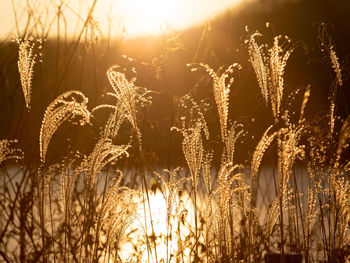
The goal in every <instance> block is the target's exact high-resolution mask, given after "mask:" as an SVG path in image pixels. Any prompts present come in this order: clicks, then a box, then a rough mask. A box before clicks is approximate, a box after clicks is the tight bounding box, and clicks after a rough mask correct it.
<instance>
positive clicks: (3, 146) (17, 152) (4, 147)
mask: <svg viewBox="0 0 350 263" xmlns="http://www.w3.org/2000/svg"><path fill="white" fill-rule="evenodd" d="M17 142H18V141H17V140H6V139H4V140H0V164H1V163H2V162H4V161H6V160H7V159H15V160H19V159H22V158H23V152H22V150H21V149H19V148H13V144H16V143H17Z"/></svg>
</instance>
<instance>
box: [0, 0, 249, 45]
mask: <svg viewBox="0 0 350 263" xmlns="http://www.w3.org/2000/svg"><path fill="white" fill-rule="evenodd" d="M243 1H244V0H98V1H97V5H96V8H95V11H94V13H93V15H94V16H93V17H94V19H95V21H96V22H97V25H98V26H99V28H100V29H101V31H102V34H103V35H104V36H106V35H107V34H108V31H109V30H108V28H110V31H111V33H112V35H115V34H120V33H121V32H122V31H123V29H125V32H126V36H127V37H134V36H140V35H147V34H151V33H158V32H161V30H162V28H164V26H165V25H166V24H170V25H171V27H172V28H174V29H182V28H185V27H188V26H190V25H193V24H197V23H200V22H203V21H205V20H207V19H209V18H211V17H213V16H215V15H216V14H218V13H219V12H220V11H224V10H226V9H227V8H229V7H232V6H234V5H236V4H238V3H240V2H243ZM12 2H14V6H15V11H16V16H17V20H18V21H19V28H20V31H21V32H20V33H22V32H23V28H25V25H26V23H27V18H28V16H27V10H28V8H27V2H29V5H30V8H31V9H32V10H33V11H34V14H35V15H34V17H33V19H32V20H31V22H30V27H32V26H33V25H36V31H41V29H40V28H44V29H45V30H46V31H47V28H48V25H50V24H52V26H51V29H50V34H51V35H53V34H56V32H57V13H58V12H57V11H58V6H59V5H60V3H61V2H63V5H62V8H61V10H62V14H63V15H61V18H60V21H61V23H60V26H61V30H63V29H64V28H65V24H66V25H67V26H66V28H67V31H68V34H69V35H72V34H77V33H78V32H80V30H81V27H82V21H83V20H85V19H86V14H87V10H88V8H89V7H90V6H91V4H92V2H93V0H28V1H24V0H1V8H0V38H6V37H8V36H9V34H11V33H16V30H15V28H16V27H15V15H14V8H13V4H12ZM63 18H64V19H65V21H66V22H65V23H64V22H63V21H64V19H63ZM40 25H43V26H40ZM109 25H110V27H109ZM61 32H62V31H61Z"/></svg>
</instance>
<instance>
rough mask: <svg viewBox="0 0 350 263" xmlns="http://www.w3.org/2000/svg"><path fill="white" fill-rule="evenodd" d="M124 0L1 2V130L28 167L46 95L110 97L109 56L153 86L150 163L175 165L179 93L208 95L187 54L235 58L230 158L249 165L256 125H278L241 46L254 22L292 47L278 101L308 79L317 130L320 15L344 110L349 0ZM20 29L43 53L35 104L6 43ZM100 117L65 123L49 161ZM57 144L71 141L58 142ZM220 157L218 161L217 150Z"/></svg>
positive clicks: (323, 107)
mask: <svg viewBox="0 0 350 263" xmlns="http://www.w3.org/2000/svg"><path fill="white" fill-rule="evenodd" d="M2 1H4V0H2ZM126 2H128V4H123V1H105V2H104V1H103V0H101V1H69V4H68V3H65V2H64V1H38V0H37V1H30V0H28V1H15V0H12V1H10V0H6V1H4V3H2V4H3V6H2V9H1V10H2V11H0V14H1V18H0V23H1V27H0V31H1V36H0V41H1V42H0V138H1V139H3V138H6V139H14V138H17V139H18V140H19V144H20V146H21V147H22V149H23V150H24V152H25V153H26V155H25V162H27V163H28V164H31V165H36V164H38V163H39V131H40V125H41V121H42V118H43V115H44V111H45V109H46V107H47V106H48V105H49V103H50V102H51V101H53V100H54V99H55V98H56V97H57V96H58V95H59V94H61V93H62V92H64V91H67V90H80V91H82V92H83V93H84V94H85V95H86V96H87V97H88V98H89V107H90V109H92V108H94V107H95V106H97V105H100V104H104V103H111V100H110V98H108V97H106V95H105V94H106V92H109V91H111V87H110V85H109V83H108V80H107V77H106V74H105V72H106V71H107V69H108V68H109V67H110V66H112V65H114V64H118V65H121V66H122V67H123V68H125V69H126V70H127V72H128V71H129V70H130V69H131V68H133V67H135V68H136V71H137V81H136V84H137V85H138V86H142V87H146V88H148V89H150V90H151V91H153V93H152V97H153V100H152V101H153V102H152V105H151V106H150V107H148V108H146V109H145V110H143V112H142V113H141V115H142V121H141V122H140V123H141V125H140V127H141V129H142V133H143V144H144V154H145V156H144V158H145V159H146V160H147V163H148V164H150V165H153V166H158V165H161V166H164V165H166V166H177V165H179V164H182V163H183V162H184V157H183V154H182V149H181V146H180V145H181V141H182V138H181V135H180V134H178V133H176V132H173V131H170V128H171V127H172V126H174V125H176V124H177V118H178V116H177V102H178V100H179V98H180V97H182V96H184V95H185V94H188V93H190V94H191V95H193V97H194V98H195V99H196V100H198V101H200V100H203V99H205V100H206V102H208V103H209V105H214V103H215V102H214V100H213V94H212V88H211V81H210V78H209V77H208V76H207V74H206V73H205V72H204V71H197V72H191V71H190V68H189V67H188V66H186V64H188V63H193V62H202V63H206V64H208V65H209V66H210V67H212V68H213V69H215V70H217V69H219V68H220V67H221V66H223V65H230V64H232V63H239V64H241V65H242V70H240V71H239V72H235V73H234V78H235V82H234V84H233V85H232V88H231V93H230V112H229V116H230V119H231V120H232V122H233V121H237V122H238V123H242V124H243V125H244V129H245V130H246V131H247V133H246V135H245V136H244V137H242V143H240V145H239V146H238V147H237V151H236V158H237V160H236V161H237V162H240V163H247V162H249V161H250V160H249V156H251V155H252V153H250V152H249V150H248V149H254V148H255V147H254V145H256V144H257V143H258V141H259V139H260V138H261V136H262V134H263V132H264V131H265V130H266V128H267V127H268V126H269V125H270V124H272V123H273V120H272V117H271V116H272V114H271V112H270V111H271V109H270V108H269V107H266V106H265V103H264V101H263V98H262V96H261V94H260V89H259V87H258V83H257V81H256V77H255V74H254V71H253V68H252V67H251V65H250V63H249V61H248V54H247V47H246V44H245V42H244V40H245V39H247V37H248V34H249V33H252V32H254V31H255V30H259V31H260V32H261V33H262V34H263V35H264V38H265V39H266V41H267V42H268V41H270V42H268V43H271V41H272V38H273V37H274V36H275V35H280V34H281V35H288V36H289V37H290V38H292V39H293V40H295V41H297V42H298V43H299V46H298V48H297V49H296V50H295V52H294V53H293V54H292V56H291V57H290V59H289V62H288V64H287V67H286V72H285V94H286V97H285V98H287V96H288V94H291V93H292V92H293V91H295V90H297V89H300V90H301V94H303V90H304V89H305V88H306V87H307V85H311V97H310V101H309V104H308V106H307V108H306V116H307V117H308V118H310V119H312V120H313V121H318V124H319V125H321V127H322V121H323V118H322V116H323V115H325V114H326V113H325V112H326V111H328V107H329V105H328V94H329V90H330V87H331V83H332V81H333V80H334V79H335V75H334V72H333V70H332V65H331V63H330V61H329V59H328V58H327V57H325V55H324V53H322V52H321V49H320V44H319V39H318V37H319V32H318V30H319V26H320V23H326V24H328V26H327V28H328V33H329V35H330V37H331V38H332V39H333V42H334V45H335V49H336V52H337V54H338V57H339V61H340V64H341V65H342V69H343V73H344V77H345V83H346V84H345V85H344V86H343V87H342V89H340V90H339V96H338V99H337V114H338V115H339V116H341V117H345V116H348V115H349V113H350V108H349V107H350V103H349V102H350V89H349V88H348V86H349V85H348V82H347V77H348V72H349V71H348V70H349V58H350V56H349V54H350V18H349V11H350V1H348V0H336V1H334V0H322V1H319V0H256V1H243V0H242V1H224V0H222V1H206V0H203V1H196V0H191V1H178V2H176V1H173V2H172V1H168V2H167V1H156V0H150V1H137V0H133V1H126ZM164 3H166V4H164ZM3 7H4V8H3ZM267 22H268V23H269V27H266V23H267ZM26 33H28V34H30V35H32V36H33V37H35V38H42V39H45V41H44V43H43V49H42V53H41V55H40V60H42V62H38V63H37V64H36V65H35V70H34V76H33V86H32V102H31V104H32V107H31V110H30V111H28V110H27V108H26V107H25V101H24V97H23V92H22V89H21V83H20V78H19V73H18V68H17V59H18V45H17V44H16V42H14V41H13V39H15V38H16V36H20V37H24V35H25V34H26ZM128 58H132V60H131V59H128ZM127 76H129V75H128V73H127ZM130 77H131V76H130ZM299 97H300V98H299ZM299 97H298V98H299V101H297V102H295V103H294V104H295V105H294V104H293V105H294V106H292V108H291V109H293V110H295V111H296V112H298V111H299V109H300V106H299V105H300V101H301V99H302V96H299ZM297 100H298V99H297ZM293 107H294V108H293ZM107 116H108V112H107V111H103V110H101V111H98V112H97V113H96V118H95V119H94V120H93V122H92V125H88V126H85V127H77V126H73V125H71V124H70V123H64V124H63V125H62V127H61V128H59V129H58V131H57V133H56V134H55V135H54V137H53V138H52V141H51V144H50V147H49V151H48V156H47V160H48V162H55V161H57V160H59V159H60V157H61V156H65V155H66V153H67V152H70V151H73V152H74V151H76V150H77V149H79V150H80V151H81V152H83V153H86V154H87V153H89V152H90V151H91V147H92V146H93V145H94V144H95V142H96V140H97V139H98V134H99V132H100V131H101V128H102V127H103V125H104V121H105V120H106V117H107ZM206 120H207V122H208V126H209V130H210V133H211V137H210V140H209V142H207V144H208V147H211V148H213V149H215V148H216V147H218V148H220V147H219V144H220V131H219V120H218V117H217V113H216V110H215V108H214V107H210V106H209V109H208V111H207V112H206ZM320 123H321V124H320ZM325 124H326V123H325ZM129 130H130V129H128V125H127V124H125V127H124V129H122V131H121V134H120V137H119V138H118V140H119V141H118V142H117V143H120V142H125V141H127V140H128V138H129V135H130V133H129ZM64 141H65V142H67V143H62V142H64ZM252 145H253V146H252ZM216 158H217V160H219V159H220V154H218V155H217V157H216ZM267 160H268V157H267Z"/></svg>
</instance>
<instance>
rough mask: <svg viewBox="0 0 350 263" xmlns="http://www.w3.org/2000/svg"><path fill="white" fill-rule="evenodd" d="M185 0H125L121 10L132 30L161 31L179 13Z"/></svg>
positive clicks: (143, 31)
mask: <svg viewBox="0 0 350 263" xmlns="http://www.w3.org/2000/svg"><path fill="white" fill-rule="evenodd" d="M181 4H184V3H183V1H173V0H149V1H143V0H131V1H124V4H123V8H124V9H122V10H121V12H122V14H123V16H124V17H125V20H126V19H127V20H128V25H127V26H128V27H129V29H130V30H131V31H132V32H137V31H138V32H140V33H141V32H142V33H155V32H159V31H160V29H161V28H162V27H164V26H165V25H166V24H167V23H169V24H171V23H172V22H173V20H174V18H175V17H176V16H178V15H179V6H180V5H181Z"/></svg>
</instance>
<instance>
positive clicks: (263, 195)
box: [0, 5, 350, 263]
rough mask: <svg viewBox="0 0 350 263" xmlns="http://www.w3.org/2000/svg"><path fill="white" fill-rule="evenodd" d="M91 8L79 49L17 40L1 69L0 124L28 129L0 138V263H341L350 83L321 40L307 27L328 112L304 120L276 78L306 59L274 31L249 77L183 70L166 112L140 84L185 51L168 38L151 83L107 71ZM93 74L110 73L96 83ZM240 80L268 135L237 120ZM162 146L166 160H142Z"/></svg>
mask: <svg viewBox="0 0 350 263" xmlns="http://www.w3.org/2000/svg"><path fill="white" fill-rule="evenodd" d="M93 6H94V5H92V7H91V11H90V12H89V14H88V17H87V18H86V20H84V21H85V23H83V25H82V31H81V34H80V35H78V37H77V39H73V40H70V41H67V40H66V41H65V42H60V41H61V40H60V39H59V38H60V37H62V35H64V34H63V33H62V35H60V34H59V33H58V36H57V38H58V39H57V42H55V39H50V40H46V39H45V36H38V35H37V34H35V33H34V32H35V30H34V29H33V28H30V27H28V29H27V31H26V32H24V33H23V34H22V35H21V36H18V37H17V38H16V40H15V41H13V42H12V44H8V46H6V48H8V50H12V51H13V50H15V55H13V56H11V55H8V56H7V59H8V61H5V62H3V63H2V65H1V69H2V70H3V73H2V75H1V76H6V78H5V77H3V78H2V80H1V83H5V84H4V85H3V86H2V87H1V88H2V89H10V90H12V93H11V92H7V91H5V90H3V91H2V93H1V94H3V95H4V96H7V97H6V98H7V99H8V100H9V101H10V99H13V97H12V95H11V96H9V95H8V94H15V95H16V96H15V99H14V101H18V104H16V105H4V109H8V108H9V107H12V109H18V108H20V107H22V111H23V113H21V114H17V113H13V114H14V116H17V117H16V118H17V119H16V118H15V117H14V118H13V122H14V123H17V124H16V125H13V126H16V127H13V126H12V125H9V127H8V129H7V134H6V137H5V138H0V179H1V183H0V203H1V209H0V259H1V260H0V261H1V262H157V263H158V262H159V263H160V262H264V259H265V257H266V255H271V254H273V253H277V254H278V256H279V260H278V261H277V262H283V263H287V262H289V261H288V260H287V257H286V256H287V255H288V256H290V255H301V256H302V258H303V262H329V263H330V262H349V261H350V180H349V170H350V160H349V142H350V115H349V116H346V115H345V112H342V111H341V110H339V109H338V102H339V96H340V95H339V94H342V90H344V89H348V86H349V82H348V76H347V74H348V72H347V69H346V65H345V63H343V60H342V59H341V58H339V57H338V55H337V43H335V41H334V40H333V39H332V36H331V34H330V33H329V32H330V30H329V27H330V26H329V25H328V24H326V23H319V24H318V27H317V29H318V36H317V43H318V45H319V50H320V54H322V57H320V58H319V59H320V60H323V61H324V64H325V65H327V67H328V69H329V71H328V72H329V76H331V77H330V78H331V80H330V81H329V96H328V102H327V103H328V105H327V111H326V112H319V113H317V114H314V115H310V116H309V115H308V114H307V112H308V110H307V109H308V102H309V101H310V98H311V97H312V96H313V94H314V93H317V92H318V91H317V87H313V86H311V85H305V86H300V87H297V88H292V87H291V85H288V83H287V81H286V78H285V74H287V72H288V65H289V62H290V60H291V59H292V58H293V55H294V54H295V52H297V50H299V49H301V50H302V49H303V48H305V43H303V42H302V41H301V40H294V39H291V38H290V37H288V36H285V35H279V34H276V33H275V32H274V29H273V26H272V25H271V24H270V23H266V25H265V26H264V27H263V29H262V30H260V31H257V30H256V31H254V30H251V29H249V28H248V27H247V28H246V30H245V35H244V37H243V38H244V40H243V44H242V50H241V51H240V52H245V53H246V55H247V58H248V59H247V61H244V62H241V61H235V60H234V59H232V61H231V62H230V64H228V65H226V64H225V65H220V66H219V67H216V66H215V68H212V66H211V65H209V64H207V63H203V62H201V61H198V56H196V54H197V53H195V54H193V60H192V61H187V65H183V68H184V70H186V71H187V72H188V73H187V74H186V78H187V77H188V76H189V77H188V78H189V79H188V82H189V83H194V85H193V87H191V89H190V90H187V91H186V92H184V94H182V95H181V96H177V95H172V96H170V95H171V91H169V90H166V89H167V87H161V88H160V89H159V87H152V86H150V85H149V84H150V83H152V82H151V81H148V79H150V78H154V79H157V80H162V78H163V77H164V76H169V74H168V75H166V74H165V73H164V72H163V71H162V69H163V68H162V66H163V65H165V64H166V63H167V59H168V57H170V56H171V55H172V54H173V53H174V52H176V50H178V49H181V48H184V47H183V46H182V45H181V40H179V39H178V38H177V34H176V33H175V32H172V31H171V30H169V32H167V33H168V35H166V36H164V42H165V44H164V48H163V49H162V51H161V53H160V54H158V55H157V56H155V57H156V59H153V60H152V61H153V62H152V63H153V64H151V67H152V69H153V71H152V76H149V75H150V73H149V72H147V71H145V70H144V71H142V70H141V71H140V70H138V66H140V67H142V65H144V64H145V63H140V62H138V61H135V60H134V59H132V58H130V57H128V56H126V55H121V54H119V52H116V54H117V55H114V56H109V54H111V47H110V45H109V41H110V39H107V40H97V39H96V38H94V37H93V36H95V35H94V32H93V25H94V24H93V19H92V13H93ZM60 15H61V14H59V13H58V14H57V16H58V19H59V16H60ZM34 21H35V19H34ZM207 30H209V29H208V27H205V29H204V30H203V33H202V37H201V39H200V41H199V43H198V49H197V51H198V53H199V52H200V51H202V50H206V49H205V48H203V45H207V44H206V43H205V41H204V40H203V39H205V37H206V32H207ZM263 31H264V32H268V33H264V34H263V33H261V32H263ZM95 33H96V32H95ZM269 34H270V35H271V34H273V35H272V36H267V35H269ZM99 41H100V42H99ZM50 45H51V46H55V49H50V48H49V47H50ZM315 48H317V47H315ZM4 49H5V48H4ZM52 50H55V51H56V54H55V55H53V54H51V55H49V52H52ZM208 50H210V48H209V45H208ZM208 53H209V54H210V52H209V51H208ZM8 54H10V51H8ZM87 54H90V55H89V56H87ZM91 54H92V55H91ZM96 54H99V55H96ZM197 55H198V54H197ZM214 55H215V54H214ZM214 55H213V56H214ZM47 57H56V61H55V62H54V63H52V64H50V61H45V59H46V58H47ZM114 57H115V59H116V62H113V61H110V60H113V59H114ZM59 58H61V59H59ZM10 60H12V61H15V62H12V63H11V61H10ZM97 60H101V61H105V62H106V61H107V62H108V63H109V62H111V63H110V65H108V67H107V69H106V70H102V69H101V68H102V67H98V66H96V65H97V62H98V61H97ZM243 63H244V64H243ZM43 65H45V66H43ZM242 65H245V66H246V67H249V70H251V71H252V75H251V76H252V80H251V81H252V82H253V83H254V88H255V91H254V92H256V93H257V94H258V95H257V97H256V99H257V101H259V102H256V103H260V104H262V107H263V109H264V112H266V115H268V116H265V118H264V121H261V120H255V119H254V118H253V117H252V116H243V117H242V118H236V119H233V118H232V116H233V115H234V114H233V113H232V109H233V108H234V106H233V104H234V103H237V104H239V100H240V98H235V99H236V100H237V101H238V102H236V101H235V100H233V99H232V93H233V92H234V89H235V88H236V86H237V85H239V83H241V82H240V78H241V77H242V75H244V74H242V73H241V72H242V71H245V70H247V69H246V68H244V66H242ZM213 67H214V66H213ZM47 69H50V70H47ZM75 70H76V71H77V72H76V73H75V72H74V71H75ZM104 71H105V72H104ZM11 72H12V74H11ZM13 72H15V73H13ZM72 72H73V73H72ZM82 72H85V74H82ZM70 74H71V75H77V74H81V75H80V77H78V78H76V79H73V78H72V80H71V81H70V78H69V76H70ZM88 74H89V75H90V76H89V80H91V79H92V81H86V80H84V79H85V76H86V75H88ZM170 77H171V76H170ZM5 80H6V81H5ZM88 82H89V83H88ZM12 83H17V84H18V87H20V88H21V89H17V90H16V91H15V92H13V90H15V87H11V84H12ZM146 83H147V85H145V84H146ZM237 83H238V84H237ZM85 84H86V87H88V88H84V86H85ZM74 85H76V86H77V87H79V88H77V89H74V88H72V89H71V88H70V87H71V86H74ZM104 85H105V87H104ZM174 85H176V81H175V83H174ZM67 86H68V87H69V89H68V88H66V87H67ZM146 86H147V87H146ZM37 87H40V89H36V88H37ZM50 87H53V88H52V90H50ZM16 88H17V87H16ZM160 93H167V94H170V95H169V96H170V97H171V100H169V103H170V104H171V107H172V110H171V111H168V110H166V111H165V110H164V112H166V113H169V115H170V116H167V117H166V118H167V120H168V122H169V127H168V128H167V130H166V131H162V132H165V133H169V134H170V135H169V136H168V137H166V140H165V143H164V138H163V137H162V136H159V134H161V132H159V131H158V130H159V129H160V128H159V127H162V128H163V127H164V125H163V126H160V124H159V123H157V122H155V121H150V120H152V117H151V116H150V115H152V114H156V113H154V112H155V111H159V112H162V111H163V109H162V108H158V109H156V110H154V109H153V110H152V103H153V102H154V98H157V96H158V94H160ZM346 99H347V100H348V99H349V98H345V100H346ZM1 101H6V100H5V99H4V98H2V99H1ZM165 103H166V102H165ZM240 105H241V104H240ZM241 107H244V105H241ZM4 112H5V110H4ZM15 112H16V111H15ZM11 114H12V113H11ZM344 115H345V116H344ZM18 116H19V117H18ZM18 119H19V121H18ZM22 119H23V121H22ZM26 119H27V120H28V121H27V122H26V121H24V120H26ZM247 119H248V120H249V121H247ZM265 120H266V121H265ZM4 123H5V122H4ZM6 123H8V122H6ZM18 123H19V124H18ZM256 123H259V124H256ZM255 125H256V126H255ZM2 130H4V128H3V129H2ZM260 130H262V132H260ZM17 135H18V136H19V137H17V138H18V139H15V137H16V136H17ZM254 136H256V138H255V140H252V139H251V138H252V137H254ZM144 137H147V140H144ZM150 138H151V139H150ZM245 141H250V143H248V144H245ZM161 143H162V144H166V145H167V146H164V148H165V149H166V150H165V151H164V148H163V151H161V152H162V154H166V156H167V157H164V156H158V155H157V153H155V152H154V151H153V150H152V149H155V148H157V144H159V145H160V144H161ZM151 146H152V147H151ZM164 152H165V153H164ZM240 155H241V156H240ZM242 156H247V157H244V158H243V159H244V160H242ZM159 160H163V161H159ZM164 160H167V161H164ZM266 260H267V257H266ZM270 262H272V261H270ZM273 262H275V261H273ZM298 262H299V261H298ZM300 262H301V261H300Z"/></svg>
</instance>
